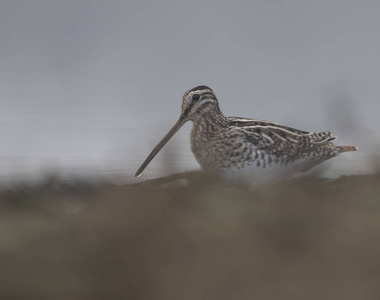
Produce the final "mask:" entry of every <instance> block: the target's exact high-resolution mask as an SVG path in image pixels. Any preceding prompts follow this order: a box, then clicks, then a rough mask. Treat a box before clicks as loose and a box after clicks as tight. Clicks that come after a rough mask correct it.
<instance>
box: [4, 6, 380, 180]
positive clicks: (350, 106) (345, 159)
mask: <svg viewBox="0 0 380 300" xmlns="http://www.w3.org/2000/svg"><path fill="white" fill-rule="evenodd" d="M379 13H380V2H375V1H204V0H202V1H96V0H91V1H85V0H82V1H69V0H66V1H51V0H50V1H36V0H34V1H5V0H2V1H1V2H0V43H1V44H0V45H1V46H0V101H1V102H0V103H1V109H0V141H1V143H0V145H1V146H0V175H1V180H2V181H7V180H9V179H20V178H22V179H28V178H29V179H30V178H31V177H36V176H37V175H42V174H46V173H49V172H57V173H58V174H60V176H70V175H76V176H85V177H87V176H100V177H106V178H113V177H119V176H122V178H125V180H127V181H130V180H133V174H134V173H135V171H136V170H137V168H138V167H139V165H140V164H141V162H142V161H143V160H144V159H145V158H146V156H147V154H148V153H149V152H150V151H151V149H152V148H153V147H154V146H155V144H156V143H157V142H158V140H159V139H160V138H161V137H162V136H163V135H164V134H165V133H166V131H167V130H168V129H169V128H170V126H171V125H172V124H173V123H174V121H175V120H176V119H177V117H178V114H179V112H180V105H181V97H182V95H183V93H184V92H185V91H186V90H187V89H189V88H192V87H193V86H195V85H198V84H206V85H208V86H210V87H211V88H212V89H213V90H214V91H215V93H216V95H217V96H218V98H219V101H220V104H221V108H222V110H223V112H224V113H225V114H226V115H231V116H242V117H250V118H257V119H266V120H272V121H277V122H281V123H285V124H287V125H289V126H294V127H296V128H300V129H303V130H309V131H324V130H331V131H332V132H333V133H334V134H335V135H338V136H339V138H338V141H337V142H338V143H339V144H348V145H351V144H352V145H356V146H359V147H360V152H358V153H349V154H345V155H342V156H341V157H340V158H335V159H334V160H331V162H330V163H329V164H328V167H329V168H328V170H329V171H328V172H330V173H329V174H333V175H334V176H335V175H339V174H348V173H366V172H370V171H372V166H373V160H372V158H373V157H372V154H373V153H376V151H377V149H379V147H378V145H379V140H380V134H379V132H378V131H377V129H378V128H379V126H380V121H379V118H378V115H379V112H380V59H379V53H380V18H379ZM189 130H190V125H187V126H185V127H184V128H183V130H181V131H180V132H179V133H178V134H177V135H176V137H175V138H174V139H173V141H171V143H169V144H168V146H167V147H165V148H164V149H163V151H162V152H161V153H160V154H159V155H158V156H157V157H156V159H155V160H154V161H153V162H152V163H151V165H150V166H149V167H148V169H147V170H146V171H145V173H144V174H143V177H142V179H147V178H151V177H154V176H158V175H159V174H163V173H168V172H171V171H181V170H192V169H197V168H199V166H198V165H197V163H196V161H195V159H194V157H193V155H192V154H191V151H190V146H189ZM376 147H377V148H376ZM169 161H171V162H173V163H174V165H173V164H172V168H171V169H170V170H169V169H168V168H166V169H165V166H166V165H167V164H168V162H169ZM37 177H38V176H37Z"/></svg>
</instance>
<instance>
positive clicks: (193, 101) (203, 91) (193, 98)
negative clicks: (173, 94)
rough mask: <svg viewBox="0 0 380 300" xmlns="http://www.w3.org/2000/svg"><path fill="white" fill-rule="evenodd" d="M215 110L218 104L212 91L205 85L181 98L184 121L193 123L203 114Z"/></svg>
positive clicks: (217, 108) (193, 89)
mask: <svg viewBox="0 0 380 300" xmlns="http://www.w3.org/2000/svg"><path fill="white" fill-rule="evenodd" d="M212 110H217V111H219V104H218V100H217V99H216V96H215V94H214V91H213V90H212V89H210V88H209V87H207V86H205V85H199V86H196V87H195V88H192V89H190V90H188V91H187V92H186V93H185V94H184V95H183V97H182V112H181V116H183V117H184V118H185V119H186V121H195V120H197V119H199V118H200V117H201V116H202V115H203V114H204V113H205V112H208V111H212Z"/></svg>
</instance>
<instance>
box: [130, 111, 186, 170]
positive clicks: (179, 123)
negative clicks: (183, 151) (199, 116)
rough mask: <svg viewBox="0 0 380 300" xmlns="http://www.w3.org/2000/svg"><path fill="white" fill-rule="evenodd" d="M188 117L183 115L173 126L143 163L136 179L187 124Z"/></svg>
mask: <svg viewBox="0 0 380 300" xmlns="http://www.w3.org/2000/svg"><path fill="white" fill-rule="evenodd" d="M186 121H187V120H186V116H185V115H181V116H180V117H179V118H178V120H177V122H175V124H174V125H173V127H172V128H171V129H170V130H169V132H168V133H167V134H166V135H165V136H164V138H163V139H162V140H161V141H160V142H159V143H158V144H157V146H156V147H154V149H153V150H152V152H150V154H149V156H148V157H147V158H146V160H145V161H144V162H143V163H142V165H141V167H140V168H139V169H138V170H137V172H136V174H135V177H139V176H140V175H141V174H142V172H143V171H144V169H145V168H146V166H147V165H148V164H149V163H150V161H151V160H152V159H153V158H154V157H155V156H156V154H157V153H158V152H159V151H160V150H161V148H162V147H164V146H165V144H166V143H167V142H168V141H169V140H170V139H171V138H172V137H173V135H174V134H175V133H176V132H177V131H178V130H179V129H180V128H181V127H182V126H183V124H185V123H186Z"/></svg>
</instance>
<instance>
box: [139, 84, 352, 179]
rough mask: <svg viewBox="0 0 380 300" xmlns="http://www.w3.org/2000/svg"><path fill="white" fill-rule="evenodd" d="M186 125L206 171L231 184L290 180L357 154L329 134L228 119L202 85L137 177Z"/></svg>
mask: <svg viewBox="0 0 380 300" xmlns="http://www.w3.org/2000/svg"><path fill="white" fill-rule="evenodd" d="M187 121H193V128H192V130H191V138H190V142H191V150H192V151H193V153H194V156H195V158H196V159H197V161H198V163H199V164H200V165H201V167H202V169H203V170H204V171H205V172H209V173H214V174H217V175H221V176H222V177H227V178H228V177H234V178H236V177H248V178H264V177H265V178H268V177H270V178H273V177H278V176H290V175H292V174H294V173H297V172H302V171H307V170H309V169H310V168H312V167H313V166H315V165H317V164H319V163H321V162H323V161H325V160H327V159H329V158H332V157H334V156H336V155H338V154H339V153H342V152H347V151H356V150H357V148H356V147H354V146H338V145H335V144H334V143H333V142H332V140H334V139H335V137H333V136H331V133H330V132H329V131H324V132H307V131H303V130H298V129H294V128H291V127H288V126H284V125H281V124H278V123H274V122H268V121H260V120H252V119H245V118H237V117H226V116H225V115H224V114H223V113H222V111H221V110H220V108H219V104H218V100H217V98H216V96H215V94H214V92H213V90H212V89H210V88H209V87H207V86H204V85H201V86H197V87H195V88H192V89H190V90H188V91H187V92H186V93H185V94H184V95H183V99H182V110H181V114H180V116H179V118H178V120H177V122H176V123H175V124H174V126H173V127H172V128H171V129H170V130H169V132H168V133H167V134H166V135H165V136H164V138H163V139H162V140H161V141H160V142H159V143H158V144H157V146H156V147H155V148H154V149H153V150H152V152H151V153H150V154H149V156H148V157H147V159H146V160H145V161H144V162H143V164H142V165H141V167H140V168H139V169H138V170H137V172H136V175H135V176H140V175H141V173H142V172H143V171H144V169H145V168H146V166H147V165H148V164H149V163H150V161H151V160H152V159H153V158H154V157H155V156H156V154H157V153H158V152H159V151H160V150H161V148H162V147H163V146H164V145H165V144H166V143H167V142H168V141H169V140H170V138H171V137H172V136H173V135H174V134H175V133H176V132H177V131H178V130H179V129H180V128H181V127H182V125H183V124H185V123H186V122H187Z"/></svg>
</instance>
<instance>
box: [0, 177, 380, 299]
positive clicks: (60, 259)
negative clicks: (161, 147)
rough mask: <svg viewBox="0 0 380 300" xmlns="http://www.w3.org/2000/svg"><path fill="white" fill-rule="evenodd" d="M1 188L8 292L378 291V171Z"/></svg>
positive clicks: (304, 294) (210, 295)
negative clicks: (231, 184) (260, 182)
mask: <svg viewBox="0 0 380 300" xmlns="http://www.w3.org/2000/svg"><path fill="white" fill-rule="evenodd" d="M192 177H195V180H192V181H190V184H189V185H188V186H180V185H175V184H174V185H169V186H166V187H162V186H160V184H158V183H157V181H152V182H151V183H150V184H145V185H135V186H122V187H121V186H115V185H110V184H97V185H91V184H77V185H71V186H69V185H63V184H60V183H59V182H57V181H55V180H54V179H52V180H48V181H46V183H45V184H43V185H41V186H39V187H36V186H14V187H13V188H9V189H4V190H3V191H1V195H0V264H1V273H0V298H1V299H379V298H380V174H375V175H358V176H350V177H341V178H338V179H335V180H330V181H321V180H319V179H316V178H302V179H297V180H291V181H286V182H279V183H273V184H271V185H266V186H261V187H259V188H256V189H254V190H248V189H245V188H243V187H242V188H226V187H222V186H220V185H218V184H216V183H214V182H204V181H203V180H202V178H201V179H200V180H199V179H198V180H196V179H197V178H198V177H197V175H196V173H194V174H193V175H192Z"/></svg>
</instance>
